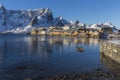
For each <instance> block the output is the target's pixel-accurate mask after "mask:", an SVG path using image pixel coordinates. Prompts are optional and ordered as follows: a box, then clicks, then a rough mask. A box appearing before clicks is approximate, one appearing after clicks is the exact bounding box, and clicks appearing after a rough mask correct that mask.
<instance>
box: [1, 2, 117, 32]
mask: <svg viewBox="0 0 120 80" xmlns="http://www.w3.org/2000/svg"><path fill="white" fill-rule="evenodd" d="M50 26H57V27H61V26H69V27H70V28H72V29H79V28H81V29H85V28H89V29H97V30H100V29H102V28H103V27H108V28H109V27H110V28H112V29H113V30H114V31H116V30H117V28H116V27H115V26H114V25H112V24H111V23H109V22H107V23H104V24H103V23H99V24H92V25H86V24H84V23H81V22H79V21H78V20H76V21H74V22H73V21H70V22H67V20H65V19H64V18H63V17H62V16H59V17H56V18H54V17H53V13H52V11H51V10H50V9H49V8H46V9H43V8H41V9H33V10H7V9H6V8H5V7H4V5H2V4H0V32H14V33H23V32H25V33H26V32H29V31H31V29H32V28H33V27H50Z"/></svg>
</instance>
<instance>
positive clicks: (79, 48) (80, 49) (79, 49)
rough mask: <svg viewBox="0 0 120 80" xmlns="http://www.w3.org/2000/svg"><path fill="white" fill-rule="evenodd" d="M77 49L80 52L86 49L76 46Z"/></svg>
mask: <svg viewBox="0 0 120 80" xmlns="http://www.w3.org/2000/svg"><path fill="white" fill-rule="evenodd" d="M76 50H77V51H80V52H83V51H84V48H83V47H76Z"/></svg>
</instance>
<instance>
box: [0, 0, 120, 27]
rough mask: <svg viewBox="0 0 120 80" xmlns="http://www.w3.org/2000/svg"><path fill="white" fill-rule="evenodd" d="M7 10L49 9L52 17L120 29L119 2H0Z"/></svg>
mask: <svg viewBox="0 0 120 80" xmlns="http://www.w3.org/2000/svg"><path fill="white" fill-rule="evenodd" d="M0 3H2V4H3V5H4V6H5V7H6V8H7V9H37V8H50V9H51V10H52V12H53V15H54V17H57V16H63V17H64V18H65V19H67V20H68V21H70V20H79V21H80V22H83V23H86V24H94V23H100V22H103V23H104V22H112V24H114V25H116V26H117V27H118V28H120V0H0Z"/></svg>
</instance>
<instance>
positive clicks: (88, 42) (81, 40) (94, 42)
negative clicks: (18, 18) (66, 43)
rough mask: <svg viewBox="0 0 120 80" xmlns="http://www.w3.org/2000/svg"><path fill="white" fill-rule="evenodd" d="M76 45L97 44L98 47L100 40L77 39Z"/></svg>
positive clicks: (75, 40)
mask: <svg viewBox="0 0 120 80" xmlns="http://www.w3.org/2000/svg"><path fill="white" fill-rule="evenodd" d="M74 43H75V44H77V43H82V44H95V45H97V44H98V43H99V39H98V38H75V39H74Z"/></svg>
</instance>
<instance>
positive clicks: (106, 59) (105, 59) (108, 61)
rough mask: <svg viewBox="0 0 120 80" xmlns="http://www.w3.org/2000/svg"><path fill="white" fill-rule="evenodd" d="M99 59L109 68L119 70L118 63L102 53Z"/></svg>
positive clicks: (119, 65)
mask: <svg viewBox="0 0 120 80" xmlns="http://www.w3.org/2000/svg"><path fill="white" fill-rule="evenodd" d="M100 61H101V63H102V64H103V65H105V66H106V67H107V68H108V69H110V70H115V71H119V70H120V64H118V63H116V62H115V61H113V60H111V59H110V58H109V57H107V56H105V55H104V54H102V53H101V54H100Z"/></svg>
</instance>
